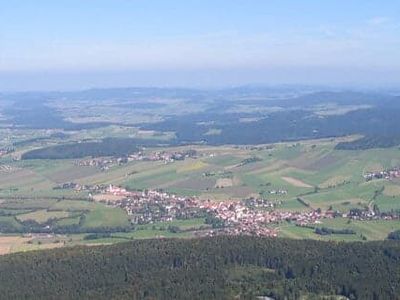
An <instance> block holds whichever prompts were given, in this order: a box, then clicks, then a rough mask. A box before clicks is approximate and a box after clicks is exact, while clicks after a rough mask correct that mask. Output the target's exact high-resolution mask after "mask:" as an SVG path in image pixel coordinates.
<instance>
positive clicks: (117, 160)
mask: <svg viewBox="0 0 400 300" xmlns="http://www.w3.org/2000/svg"><path fill="white" fill-rule="evenodd" d="M127 162H128V159H127V158H125V157H109V158H92V159H85V160H79V161H76V162H75V165H76V166H82V167H96V168H99V169H100V170H101V171H107V170H109V169H110V168H112V167H113V166H119V165H122V164H125V163H127Z"/></svg>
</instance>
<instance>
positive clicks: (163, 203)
mask: <svg viewBox="0 0 400 300" xmlns="http://www.w3.org/2000/svg"><path fill="white" fill-rule="evenodd" d="M103 193H105V194H109V195H113V196H119V197H121V199H119V200H113V201H110V202H109V204H110V205H113V206H117V207H121V208H122V209H124V210H125V211H126V212H127V213H128V215H130V216H131V220H132V223H135V224H146V223H153V222H159V221H172V220H174V219H187V218H193V217H201V216H203V217H204V216H205V215H212V216H213V217H214V218H215V219H217V220H219V222H220V223H221V224H222V225H223V226H221V228H219V229H213V230H212V231H210V232H209V234H211V235H213V234H220V233H224V234H252V235H258V236H276V234H277V232H276V230H275V229H274V228H269V227H268V226H267V225H268V224H278V223H280V222H283V221H292V222H294V223H296V224H297V225H300V226H303V225H308V224H316V223H319V222H320V219H322V218H333V217H334V215H333V214H332V212H329V211H328V212H321V211H310V212H284V211H277V210H273V209H262V208H273V207H275V206H276V205H278V204H279V203H277V202H271V201H268V200H263V199H255V198H249V199H245V200H243V201H218V202H214V201H210V200H207V201H204V200H199V199H198V198H196V197H181V196H177V195H174V194H169V193H165V192H162V191H156V190H145V191H140V192H139V191H127V190H126V189H124V188H121V187H116V186H112V185H110V186H109V187H107V189H105V190H104V191H103ZM270 227H271V226H270Z"/></svg>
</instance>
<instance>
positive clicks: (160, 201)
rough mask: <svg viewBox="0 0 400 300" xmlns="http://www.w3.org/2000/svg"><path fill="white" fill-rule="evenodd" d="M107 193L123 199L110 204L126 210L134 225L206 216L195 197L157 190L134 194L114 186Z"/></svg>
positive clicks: (135, 192)
mask: <svg viewBox="0 0 400 300" xmlns="http://www.w3.org/2000/svg"><path fill="white" fill-rule="evenodd" d="M105 193H109V194H111V195H113V196H120V197H121V199H120V200H116V201H112V202H110V203H109V204H112V205H114V206H118V207H121V208H122V209H124V210H125V211H126V212H127V213H128V215H129V216H131V222H132V223H134V224H147V223H154V222H165V221H172V220H174V219H177V218H180V219H188V218H194V217H199V216H201V215H204V214H202V209H201V207H199V205H198V201H197V200H196V199H195V198H193V197H180V196H177V195H174V194H169V193H165V192H162V191H156V190H145V191H140V192H139V191H134V192H132V191H127V190H126V189H124V188H120V187H115V186H112V185H110V186H109V187H108V188H107V189H106V191H105Z"/></svg>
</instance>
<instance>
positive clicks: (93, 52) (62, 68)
mask: <svg viewBox="0 0 400 300" xmlns="http://www.w3.org/2000/svg"><path fill="white" fill-rule="evenodd" d="M245 84H266V85H276V84H308V85H313V84H324V85H339V86H340V85H343V86H376V87H380V86H382V87H385V86H391V87H392V86H399V85H400V0H385V1H379V0H374V1H371V0H362V1H361V0H360V1H359V0H324V1H322V0H179V1H178V0H168V1H166V0H57V1H54V0H24V1H23V0H12V1H10V0H0V91H8V90H63V89H66V90H68V89H83V88H91V87H118V86H185V87H186V86H192V87H199V86H210V87H214V86H215V87H222V86H232V85H245Z"/></svg>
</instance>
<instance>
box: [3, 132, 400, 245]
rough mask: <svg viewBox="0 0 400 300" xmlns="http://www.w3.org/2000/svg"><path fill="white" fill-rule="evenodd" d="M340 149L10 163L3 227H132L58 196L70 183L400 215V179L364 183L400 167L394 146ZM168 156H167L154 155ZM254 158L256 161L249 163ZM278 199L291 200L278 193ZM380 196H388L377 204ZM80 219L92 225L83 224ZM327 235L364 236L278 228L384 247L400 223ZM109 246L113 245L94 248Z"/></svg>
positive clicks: (113, 213) (72, 194) (224, 149)
mask: <svg viewBox="0 0 400 300" xmlns="http://www.w3.org/2000/svg"><path fill="white" fill-rule="evenodd" d="M96 130H97V131H98V132H96ZM96 130H93V131H90V132H88V133H87V137H88V138H89V137H91V138H93V137H96V136H102V134H104V132H102V131H101V130H107V132H108V131H109V132H108V133H113V132H114V133H118V134H121V136H123V134H124V133H127V132H129V136H138V135H141V134H142V135H149V134H150V133H148V132H142V133H140V132H138V131H136V130H133V131H132V132H131V131H129V129H127V128H125V127H122V128H114V127H110V128H106V129H96ZM80 134H82V133H80ZM150 135H151V134H150ZM80 138H83V136H80ZM337 142H338V140H332V139H326V140H318V141H302V142H296V143H278V144H274V145H272V146H271V147H266V148H264V147H233V146H232V147H231V146H219V147H212V146H199V145H198V146H190V147H189V146H188V147H175V148H170V149H165V150H170V151H178V150H187V149H195V150H197V152H198V153H199V157H198V158H197V159H187V160H185V161H175V162H173V163H167V164H166V163H164V162H147V161H142V162H130V163H128V164H124V165H121V166H116V167H112V168H111V169H109V170H107V171H100V170H99V169H97V168H92V167H78V166H76V165H75V162H74V160H23V161H19V160H13V159H11V157H3V158H1V160H0V165H7V167H6V168H3V169H0V170H3V171H0V213H1V216H0V223H3V224H8V225H10V226H11V227H13V228H20V227H21V224H20V222H24V221H27V220H34V221H36V222H38V223H44V222H47V221H49V220H52V219H55V222H56V224H58V225H59V226H71V225H75V226H82V228H98V227H124V226H128V225H129V218H128V216H127V214H126V213H125V212H124V211H122V210H120V209H117V208H110V207H107V206H105V205H104V204H101V203H94V202H90V201H87V200H89V197H88V193H87V192H76V191H73V190H56V189H54V187H55V186H56V185H58V184H60V183H64V182H76V183H80V184H115V185H121V186H124V187H126V188H130V189H146V188H151V189H164V190H166V191H168V192H171V193H176V194H179V195H186V196H188V195H194V196H198V197H199V198H201V199H205V200H206V199H212V200H216V201H222V200H241V199H243V198H247V197H251V196H253V197H263V198H266V199H269V200H278V201H281V203H282V204H281V205H280V206H277V207H276V209H277V210H282V211H308V210H310V209H317V208H321V209H323V210H326V209H328V208H332V209H334V210H338V211H340V212H347V211H349V209H351V208H365V207H367V206H368V204H370V203H371V201H373V204H376V205H377V206H378V208H379V210H380V211H381V212H390V211H392V210H396V209H400V181H399V180H397V181H396V180H395V181H389V180H373V181H371V182H365V180H364V178H363V176H362V175H363V174H365V173H366V172H371V171H381V170H384V169H386V168H390V167H396V166H400V150H399V149H398V148H397V147H394V148H388V149H370V150H363V151H340V150H334V147H335V145H336V144H337ZM23 149H25V148H23ZM159 150H161V149H160V148H154V149H151V148H149V149H147V151H159ZM21 151H22V150H21ZM254 157H256V158H257V160H254V161H251V160H249V159H251V158H254ZM249 161H250V162H249ZM4 170H6V171H4ZM278 190H281V191H285V192H284V193H280V194H279V193H275V192H274V191H278ZM377 191H382V192H380V193H378V195H377V196H376V193H377ZM297 197H301V198H302V199H303V200H304V201H305V202H307V203H308V204H309V205H310V207H306V206H304V205H303V204H301V203H300V202H299V201H297ZM83 199H86V200H83ZM81 216H84V218H83V219H81ZM331 222H333V223H331ZM168 225H173V226H178V227H179V228H181V229H182V232H179V233H172V232H169V231H168V230H160V228H162V227H168ZM204 225H205V224H204V220H194V221H193V220H189V221H179V222H178V221H177V222H172V223H170V224H151V226H150V227H143V228H140V230H135V231H132V232H128V233H121V234H122V235H121V236H119V237H118V236H117V237H113V238H111V240H112V241H117V240H118V238H120V239H122V240H123V239H126V238H151V237H159V236H165V237H190V236H193V233H192V232H190V231H189V232H186V231H185V230H187V229H190V228H199V227H200V226H204ZM321 226H322V225H321ZM323 226H327V227H332V228H339V229H343V228H349V229H352V230H354V231H356V234H355V235H330V236H318V235H316V234H315V233H314V232H313V230H312V229H307V228H300V227H296V226H294V225H291V224H281V226H279V228H280V235H281V236H284V237H292V238H317V239H333V240H362V238H363V237H364V238H366V239H368V240H375V239H383V238H385V237H386V236H387V233H388V232H390V231H391V230H394V229H396V228H398V227H399V226H398V224H397V223H396V222H385V221H382V222H381V221H376V222H375V221H374V222H372V221H369V222H356V221H353V222H351V223H350V224H347V223H345V220H342V219H335V220H333V221H331V220H326V221H324V224H323ZM78 240H79V239H78ZM81 240H82V239H81ZM81 242H83V241H81ZM100 242H107V241H101V240H95V241H91V243H100ZM108 242H109V241H108ZM27 247H34V246H27Z"/></svg>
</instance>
